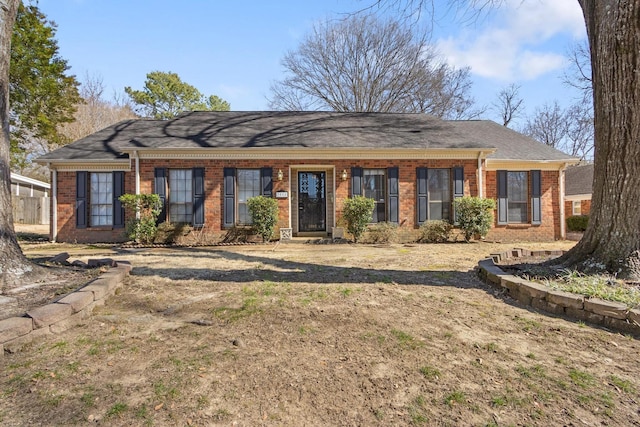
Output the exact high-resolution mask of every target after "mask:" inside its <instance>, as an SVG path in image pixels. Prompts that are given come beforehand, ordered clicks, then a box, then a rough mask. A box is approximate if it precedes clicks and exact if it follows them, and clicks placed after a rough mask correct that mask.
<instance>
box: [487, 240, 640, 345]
mask: <svg viewBox="0 0 640 427" xmlns="http://www.w3.org/2000/svg"><path fill="white" fill-rule="evenodd" d="M563 253H564V251H530V250H528V249H520V248H516V249H512V250H510V251H505V252H501V253H494V254H491V258H487V259H484V260H482V261H480V262H479V263H478V268H479V271H478V274H479V276H480V278H481V279H482V280H484V282H485V283H488V284H490V285H493V286H495V287H497V288H498V289H501V290H503V291H505V292H506V293H508V294H509V296H510V297H512V298H513V299H515V300H517V301H519V302H521V303H522V304H524V305H526V306H530V307H533V308H535V309H538V310H542V311H545V312H547V313H552V314H556V315H560V316H564V317H568V318H570V319H573V320H579V321H584V322H587V323H590V324H594V325H598V326H604V327H606V328H608V329H611V330H616V331H619V332H623V333H629V334H632V335H635V336H636V337H638V336H640V310H639V309H629V308H628V307H627V306H626V305H625V304H622V303H619V302H614V301H605V300H602V299H599V298H590V297H588V296H583V295H579V294H574V293H570V292H564V291H559V290H554V289H551V288H549V287H548V286H545V285H543V284H540V283H536V282H532V281H530V280H526V279H523V278H522V277H518V276H514V275H512V274H509V273H506V272H504V271H503V270H502V269H501V268H500V267H499V266H498V265H496V264H497V263H499V262H501V261H502V260H504V259H508V258H520V257H539V256H560V255H562V254H563Z"/></svg>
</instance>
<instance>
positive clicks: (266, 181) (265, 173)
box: [260, 168, 273, 197]
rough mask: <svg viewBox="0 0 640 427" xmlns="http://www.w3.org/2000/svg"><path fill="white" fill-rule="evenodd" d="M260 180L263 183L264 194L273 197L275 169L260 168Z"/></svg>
mask: <svg viewBox="0 0 640 427" xmlns="http://www.w3.org/2000/svg"><path fill="white" fill-rule="evenodd" d="M260 182H261V184H262V193H261V194H262V195H263V196H265V197H271V196H272V195H273V169H272V168H262V169H260Z"/></svg>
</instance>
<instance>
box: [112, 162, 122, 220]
mask: <svg viewBox="0 0 640 427" xmlns="http://www.w3.org/2000/svg"><path fill="white" fill-rule="evenodd" d="M123 194H124V172H122V171H118V172H114V173H113V228H124V206H123V205H122V202H121V201H120V196H122V195H123Z"/></svg>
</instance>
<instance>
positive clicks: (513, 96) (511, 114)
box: [493, 83, 524, 127]
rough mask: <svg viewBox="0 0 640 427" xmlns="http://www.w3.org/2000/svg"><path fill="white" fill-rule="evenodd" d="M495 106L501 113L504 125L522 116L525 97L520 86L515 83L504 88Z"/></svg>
mask: <svg viewBox="0 0 640 427" xmlns="http://www.w3.org/2000/svg"><path fill="white" fill-rule="evenodd" d="M493 108H494V110H495V111H497V112H498V114H500V118H501V119H502V125H503V126H506V127H508V126H509V124H510V123H511V121H512V120H513V119H515V118H517V117H519V116H520V113H521V112H522V109H523V108H524V99H522V97H521V96H520V86H518V85H517V84H515V83H512V84H510V85H509V86H507V87H505V88H503V89H502V90H501V91H500V93H498V99H497V100H496V102H494V103H493Z"/></svg>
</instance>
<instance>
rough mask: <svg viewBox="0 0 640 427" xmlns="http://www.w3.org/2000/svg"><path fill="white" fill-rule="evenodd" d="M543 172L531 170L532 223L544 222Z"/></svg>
mask: <svg viewBox="0 0 640 427" xmlns="http://www.w3.org/2000/svg"><path fill="white" fill-rule="evenodd" d="M541 196H542V173H541V172H540V171H539V170H533V171H531V224H535V225H540V224H542V206H541V204H542V198H541Z"/></svg>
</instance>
